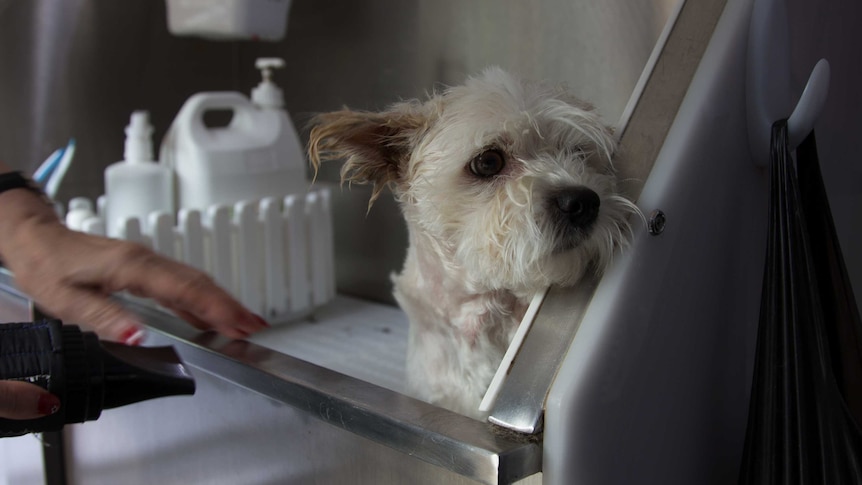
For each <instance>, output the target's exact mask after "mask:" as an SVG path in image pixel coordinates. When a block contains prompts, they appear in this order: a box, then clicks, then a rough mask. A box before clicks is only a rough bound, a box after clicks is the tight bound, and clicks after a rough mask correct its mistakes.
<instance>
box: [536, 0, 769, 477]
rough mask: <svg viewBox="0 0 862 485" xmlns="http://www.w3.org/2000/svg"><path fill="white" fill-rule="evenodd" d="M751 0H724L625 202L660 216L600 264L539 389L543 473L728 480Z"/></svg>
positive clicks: (748, 256) (741, 328)
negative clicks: (549, 377)
mask: <svg viewBox="0 0 862 485" xmlns="http://www.w3.org/2000/svg"><path fill="white" fill-rule="evenodd" d="M750 8H751V2H750V1H748V0H729V1H728V4H727V6H726V8H725V11H724V14H723V16H722V18H721V20H720V23H719V25H718V26H717V28H716V31H715V34H714V36H713V39H712V41H711V42H710V45H709V47H708V49H707V51H706V53H705V55H704V58H703V60H702V61H701V64H700V67H699V68H698V72H697V73H696V75H695V78H694V79H693V81H692V84H691V86H690V88H689V91H688V93H687V95H686V98H685V100H684V102H683V104H682V106H681V108H680V110H679V112H678V115H677V118H676V120H675V122H674V125H673V127H672V129H671V131H670V133H669V134H668V137H667V139H666V142H665V144H664V147H663V149H662V151H661V153H660V154H659V157H658V160H657V162H656V164H655V166H654V168H653V171H652V173H651V175H650V177H649V179H648V180H647V182H646V185H645V186H644V189H643V192H642V194H641V197H640V200H639V204H638V205H639V206H640V208H641V209H642V210H643V211H644V213H646V214H649V213H650V212H651V211H653V210H654V209H661V210H662V211H664V212H665V213H666V215H667V225H666V229H665V231H664V232H663V233H662V234H661V235H659V236H650V235H649V234H647V232H646V231H640V232H639V233H638V236H637V238H636V240H635V242H634V245H633V247H632V248H631V249H630V250H629V251H628V252H627V253H626V254H625V255H624V256H623V257H622V258H620V260H619V261H618V262H617V264H616V265H615V266H614V267H613V268H612V270H611V271H610V272H609V273H608V274H606V275H605V277H604V278H603V280H602V281H601V283H600V285H599V288H598V289H597V292H596V294H595V296H594V299H593V302H592V304H591V305H590V307H589V309H588V310H587V313H586V315H585V316H584V319H583V321H582V323H581V327H580V329H579V331H578V333H577V335H576V336H575V340H574V342H573V344H572V347H571V348H570V350H569V353H568V355H567V357H566V359H565V361H564V363H563V366H562V368H561V371H560V373H559V375H558V376H557V379H556V381H555V383H554V386H553V388H552V390H551V393H550V396H549V399H548V405H547V410H546V415H545V422H546V426H545V428H546V432H545V446H544V450H545V460H544V472H545V482H546V483H551V484H561V485H562V484H570V483H602V484H630V483H639V484H644V483H656V484H659V483H660V484H691V483H698V484H709V483H734V482H735V481H736V475H737V473H738V466H739V459H740V457H741V453H742V443H743V440H744V432H745V424H746V417H747V413H748V396H749V389H750V373H751V368H752V365H753V355H754V339H755V335H756V328H757V317H758V311H759V300H760V286H761V275H762V269H763V254H764V250H765V234H766V232H765V227H766V194H767V190H766V181H765V177H764V172H763V171H762V170H761V169H758V168H756V167H755V165H754V164H753V163H752V161H751V157H750V156H749V150H748V139H747V130H746V124H745V108H746V104H745V103H746V100H745V91H744V87H745V80H744V73H745V47H746V39H747V31H748V24H749V22H748V17H749V12H750Z"/></svg>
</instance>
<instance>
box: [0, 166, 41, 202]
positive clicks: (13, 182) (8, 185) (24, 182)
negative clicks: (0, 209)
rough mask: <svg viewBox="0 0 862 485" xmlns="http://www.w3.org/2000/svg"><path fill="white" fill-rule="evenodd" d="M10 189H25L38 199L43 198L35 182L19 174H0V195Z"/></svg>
mask: <svg viewBox="0 0 862 485" xmlns="http://www.w3.org/2000/svg"><path fill="white" fill-rule="evenodd" d="M12 189H27V190H29V191H30V192H33V193H34V194H36V195H39V196H40V197H43V198H44V197H45V193H44V192H42V189H40V188H39V187H38V186H37V185H36V183H35V182H33V181H32V180H30V179H29V178H27V177H25V176H24V175H23V174H22V173H21V172H6V173H0V194H2V193H3V192H6V191H7V190H12Z"/></svg>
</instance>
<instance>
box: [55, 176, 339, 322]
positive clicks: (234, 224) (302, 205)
mask: <svg viewBox="0 0 862 485" xmlns="http://www.w3.org/2000/svg"><path fill="white" fill-rule="evenodd" d="M76 201H78V203H80V201H81V199H80V198H78V199H76ZM104 205H105V202H104V196H102V197H100V198H99V200H98V202H97V207H98V210H97V213H96V214H95V215H93V216H91V217H90V218H88V219H86V220H85V221H83V223H81V224H80V227H72V229H76V230H80V231H82V232H86V233H90V234H96V235H101V236H104V235H105V231H104V228H105V226H106V224H105V220H104V217H105V216H104V214H105V211H104ZM70 208H71V203H70ZM119 238H120V239H124V240H127V241H133V242H137V243H139V244H142V245H144V246H147V247H149V248H151V249H153V250H154V251H155V252H157V253H159V254H161V255H164V256H167V257H169V258H172V259H175V260H177V261H181V262H183V263H186V264H188V265H190V266H193V267H195V268H197V269H200V270H202V271H204V272H205V273H207V274H209V275H210V276H212V278H213V279H214V280H215V281H216V282H217V283H218V284H219V285H221V286H222V287H224V288H225V289H227V290H228V291H229V292H230V293H231V294H232V295H233V296H234V297H236V298H237V299H238V300H240V301H241V302H242V303H243V304H244V305H245V306H246V307H248V308H249V309H250V310H252V311H254V312H256V313H258V314H260V315H264V316H265V317H266V318H267V320H269V321H270V322H271V323H285V322H289V321H292V320H296V319H299V318H303V317H305V316H307V315H309V314H310V313H311V312H312V311H313V310H314V309H315V308H317V307H320V306H322V305H325V304H326V303H328V302H329V301H331V300H332V299H333V298H334V297H335V261H334V247H333V226H332V205H331V200H330V191H329V189H326V188H321V189H316V190H314V191H311V192H308V193H307V194H289V195H286V196H284V197H282V198H276V197H268V198H264V199H261V200H258V201H241V202H237V203H236V204H234V205H232V206H228V205H216V206H211V207H208V208H207V209H206V210H203V211H201V210H187V209H183V210H180V211H179V212H178V213H177V214H169V213H164V212H153V213H151V214H149V215H148V217H147V220H146V221H141V220H139V219H138V218H135V217H130V218H126V219H125V220H123V221H122V222H121V230H120V236H119ZM124 297H126V298H129V299H134V300H135V301H136V302H139V301H142V300H140V299H138V298H134V297H131V296H124ZM144 302H145V303H147V304H149V305H155V304H154V303H152V302H150V301H149V300H144Z"/></svg>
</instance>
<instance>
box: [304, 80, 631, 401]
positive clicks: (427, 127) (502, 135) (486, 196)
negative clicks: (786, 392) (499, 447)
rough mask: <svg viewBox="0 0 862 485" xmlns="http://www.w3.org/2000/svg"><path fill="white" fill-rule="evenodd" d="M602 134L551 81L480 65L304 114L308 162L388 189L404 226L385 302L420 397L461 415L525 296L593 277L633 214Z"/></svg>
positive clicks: (496, 359) (487, 377) (608, 136)
mask: <svg viewBox="0 0 862 485" xmlns="http://www.w3.org/2000/svg"><path fill="white" fill-rule="evenodd" d="M614 149H615V143H614V139H613V136H612V133H611V131H610V130H609V129H608V128H607V127H606V126H605V125H604V124H603V123H602V121H601V120H600V118H599V117H598V115H597V114H596V113H595V112H594V111H593V110H592V108H591V107H590V106H588V105H586V104H584V103H583V102H580V101H578V100H576V99H575V98H574V97H572V96H570V95H568V94H567V93H566V92H565V91H564V90H562V89H561V88H559V87H553V86H548V85H545V84H542V83H533V82H527V81H522V80H519V79H517V78H515V77H513V76H511V75H510V74H508V73H506V72H504V71H503V70H500V69H497V68H491V69H488V70H486V71H485V72H484V73H483V74H482V75H481V76H479V77H476V78H471V79H469V80H468V81H467V82H466V84H465V85H463V86H458V87H452V88H449V89H447V90H446V91H445V92H443V93H441V94H437V95H434V96H431V97H430V99H428V100H427V101H425V102H420V101H416V100H413V101H407V102H402V103H398V104H395V105H393V106H391V107H390V108H389V109H388V110H386V111H383V112H379V113H375V112H359V111H351V110H343V111H337V112H332V113H325V114H321V115H318V116H317V117H316V118H315V120H314V121H313V128H312V130H311V133H310V138H309V146H308V153H309V158H310V160H311V162H312V164H313V165H314V166H315V167H318V166H319V164H320V163H321V161H324V160H328V159H344V160H346V162H345V164H344V166H343V168H342V172H341V174H342V180H346V181H348V182H356V183H368V184H373V185H374V191H373V195H372V200H371V201H372V202H373V201H374V199H375V198H376V197H377V196H378V195H379V194H380V192H381V191H382V190H383V189H384V188H385V187H387V186H388V187H391V189H392V190H393V192H394V194H395V197H396V199H397V200H398V202H399V203H400V205H401V208H402V211H403V213H404V217H405V218H406V220H407V226H408V229H409V234H410V248H409V250H408V253H407V260H406V262H405V264H404V269H403V271H402V272H401V274H399V275H394V276H393V281H394V284H395V297H396V299H397V300H398V302H399V303H400V305H401V307H402V308H403V309H404V311H405V312H407V315H408V316H409V319H410V341H409V344H408V356H407V366H408V369H407V373H408V381H409V385H410V387H411V391H412V392H413V393H414V394H415V395H416V396H417V397H419V398H421V399H424V400H427V401H429V402H433V403H436V404H438V405H440V406H443V407H446V408H449V409H452V410H454V411H457V412H460V413H463V414H467V415H470V416H479V413H478V411H477V408H478V406H479V402H480V401H481V399H482V396H483V395H484V393H485V391H486V389H487V387H488V384H489V383H490V381H491V378H492V377H493V375H494V373H495V372H496V369H497V367H498V366H499V363H500V361H501V359H502V357H503V354H504V353H505V352H506V348H507V347H508V344H509V342H510V340H511V338H512V335H513V334H514V331H515V329H516V328H517V326H518V324H519V323H520V320H521V318H522V317H523V315H524V312H525V311H526V308H527V305H528V303H529V302H530V299H531V298H532V296H533V295H534V294H535V293H536V292H537V291H539V290H541V289H543V288H545V287H547V286H549V285H551V284H558V285H574V284H576V283H577V282H578V280H579V279H580V278H581V277H582V276H583V275H584V274H585V272H587V271H597V272H600V271H602V270H603V269H604V267H605V266H606V265H607V263H608V262H609V261H610V259H611V257H612V255H613V253H614V252H615V250H616V249H617V248H618V247H619V246H621V245H623V244H625V242H626V240H627V235H628V234H629V232H630V231H629V226H628V223H627V219H628V216H629V215H631V214H632V213H633V212H637V208H636V207H635V206H634V205H633V204H632V203H631V202H629V201H628V200H626V199H625V198H623V197H621V196H620V195H618V194H617V192H616V178H615V176H614V171H613V167H612V164H611V157H612V155H613V153H614Z"/></svg>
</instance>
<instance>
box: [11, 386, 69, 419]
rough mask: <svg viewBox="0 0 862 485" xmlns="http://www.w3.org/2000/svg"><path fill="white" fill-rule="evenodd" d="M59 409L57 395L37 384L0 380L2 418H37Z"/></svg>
mask: <svg viewBox="0 0 862 485" xmlns="http://www.w3.org/2000/svg"><path fill="white" fill-rule="evenodd" d="M59 409H60V400H59V399H58V398H57V396H55V395H53V394H51V393H49V392H48V391H46V390H44V389H42V388H41V387H39V386H37V385H35V384H30V383H29V382H21V381H3V380H0V418H6V419H35V418H41V417H43V416H47V415H49V414H54V413H56V412H57V411H58V410H59Z"/></svg>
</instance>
